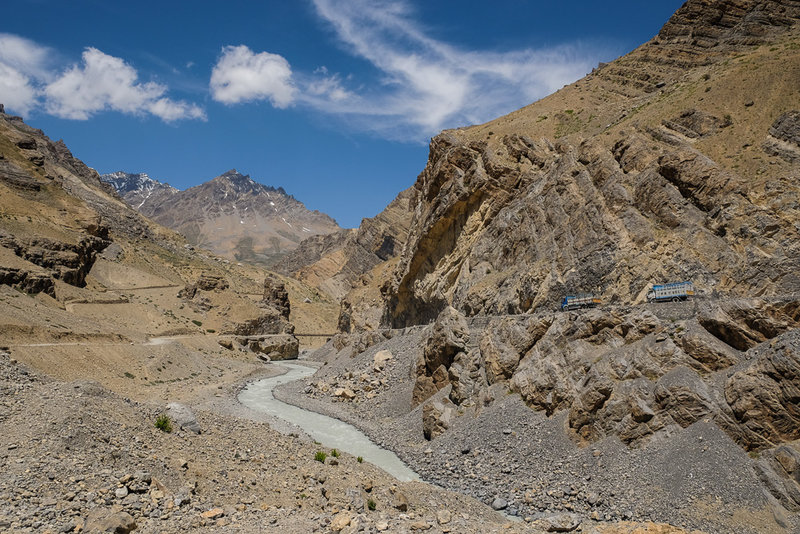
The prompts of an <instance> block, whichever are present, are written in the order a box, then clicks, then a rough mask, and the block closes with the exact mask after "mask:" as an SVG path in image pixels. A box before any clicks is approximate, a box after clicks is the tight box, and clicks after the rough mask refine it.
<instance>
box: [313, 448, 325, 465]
mask: <svg viewBox="0 0 800 534" xmlns="http://www.w3.org/2000/svg"><path fill="white" fill-rule="evenodd" d="M327 457H328V455H327V454H325V453H324V452H322V451H317V454H315V455H314V459H315V460H316V461H318V462H320V463H323V464H324V463H325V458H327Z"/></svg>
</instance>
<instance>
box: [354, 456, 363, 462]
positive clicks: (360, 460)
mask: <svg viewBox="0 0 800 534" xmlns="http://www.w3.org/2000/svg"><path fill="white" fill-rule="evenodd" d="M356 461H357V462H358V463H363V462H364V458H363V457H361V456H359V457H358V458H356Z"/></svg>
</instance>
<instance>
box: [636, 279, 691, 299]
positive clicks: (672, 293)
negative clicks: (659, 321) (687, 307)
mask: <svg viewBox="0 0 800 534" xmlns="http://www.w3.org/2000/svg"><path fill="white" fill-rule="evenodd" d="M693 296H694V284H692V283H691V282H674V283H672V284H663V285H660V286H656V285H654V286H653V287H652V289H650V291H648V292H647V302H669V301H672V302H680V301H682V300H686V299H688V298H689V297H693Z"/></svg>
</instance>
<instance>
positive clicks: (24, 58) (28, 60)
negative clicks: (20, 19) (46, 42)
mask: <svg viewBox="0 0 800 534" xmlns="http://www.w3.org/2000/svg"><path fill="white" fill-rule="evenodd" d="M52 56H53V51H52V50H50V49H49V48H47V47H44V46H41V45H39V44H36V43H35V42H33V41H31V40H30V39H25V38H24V37H20V36H18V35H13V34H10V33H0V63H2V64H4V65H6V66H7V67H11V68H13V69H14V70H16V71H17V72H20V73H22V74H24V75H25V76H26V77H29V78H36V79H39V80H45V79H47V78H48V77H49V71H48V64H49V62H50V60H51V58H52Z"/></svg>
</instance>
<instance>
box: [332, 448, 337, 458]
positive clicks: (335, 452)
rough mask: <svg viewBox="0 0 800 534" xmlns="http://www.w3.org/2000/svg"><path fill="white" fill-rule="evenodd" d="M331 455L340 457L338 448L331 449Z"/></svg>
mask: <svg viewBox="0 0 800 534" xmlns="http://www.w3.org/2000/svg"><path fill="white" fill-rule="evenodd" d="M331 456H333V457H334V458H338V457H339V451H337V450H336V449H333V450H332V451H331Z"/></svg>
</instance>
